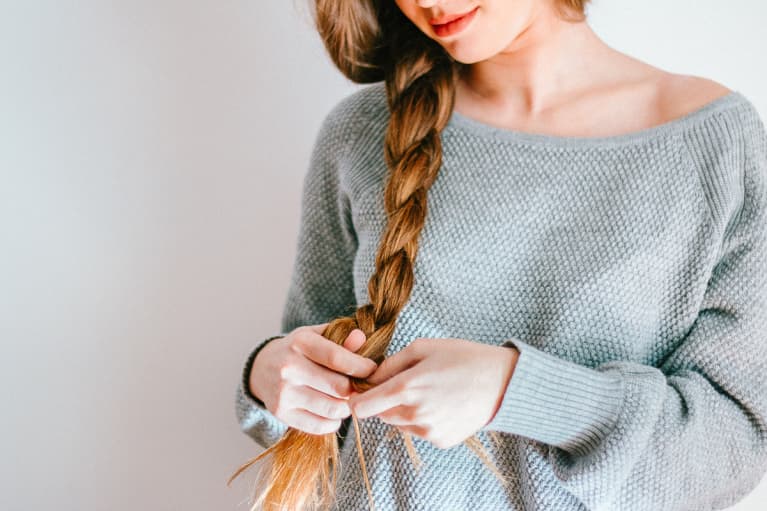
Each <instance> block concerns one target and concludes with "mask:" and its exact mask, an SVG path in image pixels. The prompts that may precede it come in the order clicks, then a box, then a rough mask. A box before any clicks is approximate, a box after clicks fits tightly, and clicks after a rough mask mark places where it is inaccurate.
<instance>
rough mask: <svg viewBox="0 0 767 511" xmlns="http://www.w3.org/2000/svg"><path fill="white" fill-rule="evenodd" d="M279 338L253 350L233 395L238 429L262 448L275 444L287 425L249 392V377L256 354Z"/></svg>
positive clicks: (260, 344) (265, 342) (262, 342)
mask: <svg viewBox="0 0 767 511" xmlns="http://www.w3.org/2000/svg"><path fill="white" fill-rule="evenodd" d="M280 337H284V334H283V335H276V336H274V337H269V338H268V339H264V340H262V341H261V342H260V343H259V344H258V345H257V346H255V347H254V348H253V350H252V351H251V352H250V354H249V355H248V359H247V360H246V362H245V367H244V368H243V371H242V376H241V377H240V381H239V383H238V384H237V390H236V393H235V411H236V413H237V420H238V422H239V424H240V429H241V430H242V431H243V432H244V433H245V434H247V435H248V436H249V437H251V438H252V439H254V440H255V441H256V442H258V443H259V444H260V445H261V446H262V447H264V448H268V447H270V446H271V445H273V444H275V443H276V442H277V441H278V440H279V439H280V438H281V437H282V435H283V434H284V433H285V431H286V430H287V425H286V424H285V423H283V422H282V421H280V420H279V419H278V418H277V417H275V416H274V415H273V414H272V413H271V412H270V411H269V410H267V409H266V406H265V405H264V402H263V401H261V400H260V399H258V398H257V397H256V396H254V395H253V393H251V392H250V382H249V376H250V371H251V368H252V367H253V361H254V360H255V359H256V355H257V354H258V352H259V351H260V350H261V349H262V348H263V347H264V346H266V344H267V343H268V342H269V341H271V340H274V339H279V338H280Z"/></svg>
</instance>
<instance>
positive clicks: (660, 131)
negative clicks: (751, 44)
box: [448, 89, 745, 147]
mask: <svg viewBox="0 0 767 511" xmlns="http://www.w3.org/2000/svg"><path fill="white" fill-rule="evenodd" d="M744 99H745V98H744V96H743V94H742V93H741V92H740V91H739V90H737V89H731V90H730V91H729V92H727V93H726V94H724V95H722V96H719V97H718V98H715V99H713V100H711V101H709V102H708V103H706V104H704V105H702V106H700V107H698V108H696V109H695V110H692V111H690V112H688V113H686V114H684V115H682V116H680V117H676V118H674V119H671V120H669V121H666V122H663V123H661V124H656V125H655V126H650V127H648V128H643V129H641V130H635V131H631V132H628V133H621V134H618V135H607V136H600V137H580V136H563V135H550V134H545V133H533V132H527V131H520V130H514V129H509V128H501V127H499V126H493V125H491V124H487V123H485V122H482V121H478V120H476V119H473V118H471V117H467V116H465V115H463V114H461V113H460V112H458V111H456V110H453V112H452V113H451V116H450V120H449V121H448V127H450V126H453V127H455V128H458V129H463V130H466V131H469V132H471V133H474V134H476V135H479V136H481V137H489V138H493V139H497V140H504V141H509V142H518V143H521V144H528V145H537V146H558V147H611V146H616V145H623V144H634V143H638V142H643V141H646V140H650V139H655V138H656V137H659V136H664V135H671V134H673V133H677V132H679V131H681V130H684V129H686V128H687V127H689V126H690V125H692V124H694V123H696V122H698V121H699V120H701V119H703V118H705V117H707V116H709V115H712V114H714V113H715V112H718V111H720V110H722V109H724V108H727V107H728V106H730V105H733V104H735V103H738V102H740V101H743V100H744Z"/></svg>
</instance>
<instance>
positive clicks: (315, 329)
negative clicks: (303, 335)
mask: <svg viewBox="0 0 767 511" xmlns="http://www.w3.org/2000/svg"><path fill="white" fill-rule="evenodd" d="M329 324H330V322H329V321H328V322H327V323H322V324H321V325H307V327H309V328H310V329H311V330H312V331H313V332H316V333H318V334H320V335H322V332H324V331H325V329H326V328H327V326H328V325H329Z"/></svg>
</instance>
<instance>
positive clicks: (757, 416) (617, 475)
mask: <svg viewBox="0 0 767 511" xmlns="http://www.w3.org/2000/svg"><path fill="white" fill-rule="evenodd" d="M388 115H389V113H388V110H387V107H386V99H385V94H384V88H383V84H382V83H376V84H372V85H368V86H365V87H362V88H360V89H359V90H357V91H355V92H353V93H352V94H350V95H349V96H347V97H346V98H344V99H343V100H342V101H340V102H339V103H338V104H337V106H335V107H334V108H333V109H332V111H331V112H330V113H329V114H328V115H327V117H326V118H325V120H324V122H323V124H322V127H321V130H320V132H319V135H318V137H317V139H316V142H315V146H314V150H313V153H312V157H311V162H310V165H309V169H308V172H307V173H306V176H305V178H304V183H303V186H304V188H303V203H302V216H301V226H300V232H299V235H298V238H297V256H296V259H295V263H294V268H293V274H292V281H291V284H290V288H289V291H288V294H287V301H286V304H285V308H284V314H283V317H282V325H281V334H280V335H285V334H287V333H288V332H290V331H291V330H292V329H294V328H296V327H298V326H300V325H308V324H318V323H323V322H325V321H329V320H331V319H333V318H335V317H338V316H339V315H347V314H349V313H350V312H351V311H353V310H354V308H355V307H356V306H358V305H363V304H366V303H369V299H368V295H367V283H368V280H369V278H370V276H371V275H372V272H373V269H374V259H375V254H376V252H377V249H378V245H379V239H380V236H381V234H382V232H383V229H384V225H385V213H384V209H383V189H384V184H385V177H386V172H387V170H386V165H385V163H384V159H383V136H384V130H385V129H386V124H387V121H388ZM442 140H443V154H444V158H443V165H442V168H441V170H440V173H439V175H438V178H437V180H436V181H435V183H434V185H433V186H432V188H431V189H430V191H429V202H428V212H427V219H426V224H425V226H424V229H423V231H422V233H421V238H420V245H419V252H418V255H417V258H416V262H415V285H414V288H413V292H412V295H411V297H410V299H409V300H408V302H407V303H406V305H405V307H404V309H403V310H402V311H401V313H400V315H399V317H398V320H397V324H396V329H395V332H394V335H393V338H392V341H391V344H390V346H389V350H388V353H387V355H391V354H393V353H394V352H396V351H399V350H400V349H402V348H403V347H404V346H405V345H407V344H408V343H410V342H412V341H413V340H414V339H415V338H418V337H430V338H447V337H456V338H461V339H469V340H472V341H475V342H481V343H487V344H495V345H506V346H509V345H512V344H513V345H514V346H516V347H517V348H518V349H519V350H520V353H521V355H520V358H519V360H518V362H517V365H516V370H515V372H514V374H513V376H512V379H511V381H510V382H509V385H508V387H507V390H506V391H505V394H504V397H503V401H502V404H501V407H500V409H499V411H498V412H497V414H496V415H495V416H494V418H493V419H492V420H491V421H490V422H489V423H488V424H487V425H486V426H485V427H483V428H482V429H481V430H480V432H479V438H480V439H481V440H482V442H483V444H484V445H485V447H486V448H487V449H488V451H489V452H490V453H491V455H492V457H493V461H494V462H495V463H496V465H497V466H498V467H499V468H500V469H501V470H502V471H503V473H504V475H505V476H506V477H507V478H508V479H510V480H511V481H512V483H513V484H512V485H511V486H510V488H508V489H503V487H502V486H501V485H500V484H499V482H498V480H497V479H496V478H495V476H494V475H493V474H492V473H491V472H490V471H489V470H488V469H487V468H486V467H485V465H483V464H482V462H481V461H480V460H479V458H477V457H476V456H475V454H474V453H473V452H472V451H471V450H469V449H468V448H467V447H466V446H465V445H464V444H459V445H457V446H455V447H452V448H449V449H440V448H437V447H435V446H434V445H432V444H430V443H429V442H427V441H425V440H422V439H420V438H418V437H416V436H413V440H414V445H415V447H416V449H417V451H418V453H419V456H420V458H421V460H422V461H423V462H424V463H423V466H422V467H421V469H420V471H418V472H417V471H416V469H415V467H414V466H413V464H412V462H411V460H410V458H409V457H408V455H407V452H406V449H405V446H404V443H403V441H402V437H401V436H400V435H387V433H390V431H391V429H392V428H393V426H390V425H388V424H386V423H384V422H382V421H381V420H380V419H378V418H377V417H370V418H368V419H364V420H362V421H361V436H362V445H363V449H364V455H365V460H366V462H367V470H368V474H369V477H370V481H371V484H372V487H373V491H374V498H375V505H376V509H377V510H380V511H394V510H440V511H441V510H461V511H462V510H477V511H498V510H505V509H510V510H552V511H574V510H648V511H649V510H651V511H660V510H695V511H701V510H708V509H722V508H725V507H727V506H730V505H732V504H734V503H735V502H737V501H738V500H739V499H741V498H742V497H743V496H744V495H746V494H747V493H748V492H749V491H750V490H751V489H753V488H754V487H755V486H756V485H757V484H758V482H759V480H760V478H761V476H762V475H763V474H764V473H765V471H766V470H767V132H766V131H765V126H764V123H763V121H762V119H761V117H760V115H759V113H758V111H757V110H756V108H755V107H754V105H753V103H751V101H750V100H748V99H747V98H746V97H745V96H744V95H743V94H741V93H740V92H738V91H731V92H730V93H729V94H727V95H725V96H722V97H720V98H718V99H716V100H713V101H712V102H710V103H708V104H706V105H704V106H702V107H700V108H698V109H697V110H695V111H693V112H691V113H688V114H687V115H684V116H683V117H679V118H676V119H674V120H671V121H669V122H666V123H664V124H661V125H657V126H654V127H651V128H647V129H643V130H641V131H635V132H632V133H628V134H623V135H617V136H607V137H589V138H585V137H562V136H551V135H545V134H533V133H527V132H520V131H514V130H507V129H501V128H497V127H493V126H490V125H487V124H484V123H481V122H478V121H476V120H473V119H470V118H468V117H465V116H463V115H461V114H459V113H458V112H454V113H453V115H452V117H451V119H450V122H449V124H448V126H447V128H446V129H445V131H444V132H443V138H442ZM275 333H276V332H275ZM265 342H267V340H262V341H260V342H259V343H258V345H257V346H255V347H254V351H253V353H252V354H254V353H255V352H256V349H258V348H259V347H261V346H262V345H263V344H264V343H265ZM252 354H251V355H252ZM252 358H253V357H252V356H251V357H250V358H249V359H248V361H247V362H246V364H245V370H244V371H243V375H242V376H243V377H242V378H240V382H239V386H238V388H237V393H236V412H237V418H238V420H239V424H240V426H241V428H242V430H243V431H244V432H245V433H246V434H247V435H249V436H250V437H252V438H253V439H254V440H255V441H256V442H258V443H259V444H261V445H262V446H268V445H271V444H272V443H273V442H275V441H276V440H277V439H278V438H279V437H280V435H281V434H282V433H283V432H284V430H285V425H284V424H282V423H281V422H280V421H279V420H278V419H276V418H275V417H274V416H273V415H272V414H271V413H270V412H269V411H268V410H266V409H265V408H264V406H263V403H262V402H260V401H258V400H257V399H256V398H255V397H254V396H253V395H252V394H251V393H250V391H249V389H248V388H247V380H246V376H247V372H248V370H249V369H250V362H251V361H252ZM454 412H455V414H460V413H461V409H460V407H459V406H456V408H455V410H454ZM491 430H492V431H498V432H501V433H502V435H501V436H502V439H503V443H502V444H501V445H496V444H494V443H493V442H492V439H491V438H490V436H489V435H488V431H491ZM356 449H357V447H356V442H355V441H354V437H353V435H352V431H351V429H350V430H349V437H348V439H347V441H345V442H341V456H342V458H341V460H342V466H341V472H340V481H339V486H338V492H339V493H338V499H337V509H339V510H344V511H347V510H349V511H352V510H354V511H356V510H365V509H368V508H369V505H368V500H367V495H366V488H365V484H364V482H363V480H362V478H361V469H360V465H359V462H358V457H357V456H358V455H357V452H356Z"/></svg>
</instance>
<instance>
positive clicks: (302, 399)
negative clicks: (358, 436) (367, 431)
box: [287, 385, 352, 419]
mask: <svg viewBox="0 0 767 511" xmlns="http://www.w3.org/2000/svg"><path fill="white" fill-rule="evenodd" d="M287 399H290V402H291V404H293V405H294V406H295V407H296V408H300V409H302V410H306V411H307V412H311V413H313V414H315V415H317V416H319V417H322V418H324V419H345V418H346V417H348V416H349V415H351V413H352V412H351V409H350V408H349V403H347V402H346V400H345V399H337V398H334V397H331V396H328V395H327V394H324V393H322V392H319V391H317V390H315V389H313V388H310V387H307V386H305V385H302V386H300V387H294V389H293V390H292V391H291V392H290V395H289V396H288V397H287Z"/></svg>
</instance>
